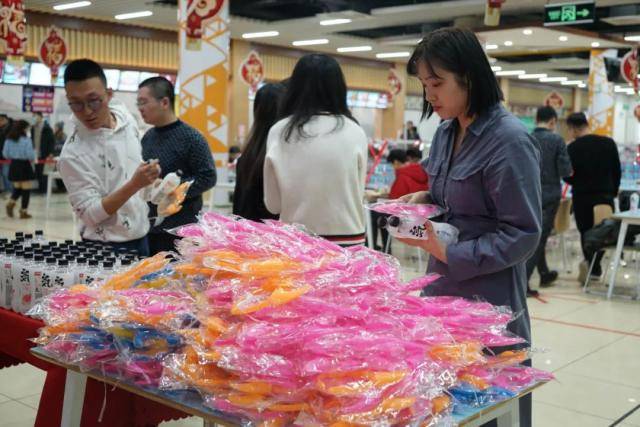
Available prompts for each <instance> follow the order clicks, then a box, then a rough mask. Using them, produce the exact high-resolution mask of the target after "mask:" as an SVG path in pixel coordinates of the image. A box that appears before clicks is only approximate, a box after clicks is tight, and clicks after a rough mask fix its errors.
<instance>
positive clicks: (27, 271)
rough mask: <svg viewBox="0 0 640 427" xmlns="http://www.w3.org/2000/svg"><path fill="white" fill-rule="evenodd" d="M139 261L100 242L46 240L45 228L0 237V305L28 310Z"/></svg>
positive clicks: (133, 256) (15, 309)
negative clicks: (63, 290) (62, 291)
mask: <svg viewBox="0 0 640 427" xmlns="http://www.w3.org/2000/svg"><path fill="white" fill-rule="evenodd" d="M137 260H138V254H137V253H134V252H131V253H123V252H120V253H115V252H113V251H112V249H111V248H110V247H108V246H105V245H103V244H102V243H100V242H74V241H73V240H65V241H64V242H55V241H47V240H46V239H45V238H44V233H43V232H42V230H37V231H36V232H35V233H34V234H29V233H23V232H17V233H16V236H15V239H13V240H11V241H10V240H8V239H4V238H3V239H0V307H2V308H7V309H12V310H14V311H17V312H19V313H26V312H27V311H28V310H29V309H30V308H31V307H32V306H33V305H34V303H35V302H36V301H37V300H39V299H40V298H42V297H43V296H46V295H49V294H50V293H52V292H53V291H55V290H57V289H60V288H65V287H69V286H71V285H74V284H86V283H91V282H93V281H94V280H100V279H104V278H106V277H109V276H110V275H111V274H114V273H117V272H118V271H120V270H122V269H127V268H129V267H130V266H131V265H132V264H133V263H134V262H136V261H137Z"/></svg>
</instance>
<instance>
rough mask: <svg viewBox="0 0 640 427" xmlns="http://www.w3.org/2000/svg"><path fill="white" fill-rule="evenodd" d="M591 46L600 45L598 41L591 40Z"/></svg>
mask: <svg viewBox="0 0 640 427" xmlns="http://www.w3.org/2000/svg"><path fill="white" fill-rule="evenodd" d="M591 47H600V43H599V42H593V43H591Z"/></svg>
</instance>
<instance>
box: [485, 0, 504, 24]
mask: <svg viewBox="0 0 640 427" xmlns="http://www.w3.org/2000/svg"><path fill="white" fill-rule="evenodd" d="M505 1H507V0H487V3H486V5H485V8H484V25H487V26H490V27H497V26H498V25H499V24H500V8H501V7H502V3H504V2H505Z"/></svg>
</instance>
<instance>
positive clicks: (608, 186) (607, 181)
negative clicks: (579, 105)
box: [565, 113, 621, 283]
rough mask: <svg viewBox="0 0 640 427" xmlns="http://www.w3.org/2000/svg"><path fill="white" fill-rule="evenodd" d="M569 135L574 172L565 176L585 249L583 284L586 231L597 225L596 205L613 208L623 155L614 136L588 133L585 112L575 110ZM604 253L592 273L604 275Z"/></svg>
mask: <svg viewBox="0 0 640 427" xmlns="http://www.w3.org/2000/svg"><path fill="white" fill-rule="evenodd" d="M567 127H568V128H569V135H570V137H571V138H572V139H573V142H572V143H571V144H569V147H568V148H567V150H568V152H569V158H570V159H571V165H572V167H573V175H572V176H571V177H569V178H565V181H566V182H568V183H569V184H571V185H572V190H571V193H572V196H573V213H574V215H575V218H576V225H577V226H578V231H579V232H580V238H581V243H582V251H583V254H584V256H585V260H584V262H582V263H581V264H580V273H579V277H578V280H579V281H580V282H581V283H584V281H585V279H586V276H587V273H588V270H589V264H590V263H591V259H589V258H588V254H587V252H586V251H585V250H584V234H585V232H586V231H587V230H589V229H590V228H592V227H593V226H594V225H597V224H594V223H593V221H594V219H593V207H594V206H596V205H603V204H604V205H609V206H611V208H613V207H614V205H613V199H615V198H616V197H617V195H618V190H619V188H620V178H621V170H620V156H619V154H618V147H617V146H616V143H615V141H614V140H613V139H611V138H608V137H606V136H600V135H594V134H590V133H589V122H588V121H587V117H586V116H585V115H584V113H573V114H571V115H570V116H569V117H568V118H567ZM603 254H604V253H603V252H600V253H599V254H598V256H597V258H596V263H595V265H594V266H593V270H592V273H591V274H592V276H593V277H594V278H599V277H600V276H601V275H602V267H601V266H600V261H601V260H602V256H603Z"/></svg>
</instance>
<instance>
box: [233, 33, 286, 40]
mask: <svg viewBox="0 0 640 427" xmlns="http://www.w3.org/2000/svg"><path fill="white" fill-rule="evenodd" d="M279 35H280V33H279V32H277V31H260V32H258V33H244V34H243V35H242V38H243V39H259V38H261V37H275V36H279Z"/></svg>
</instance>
